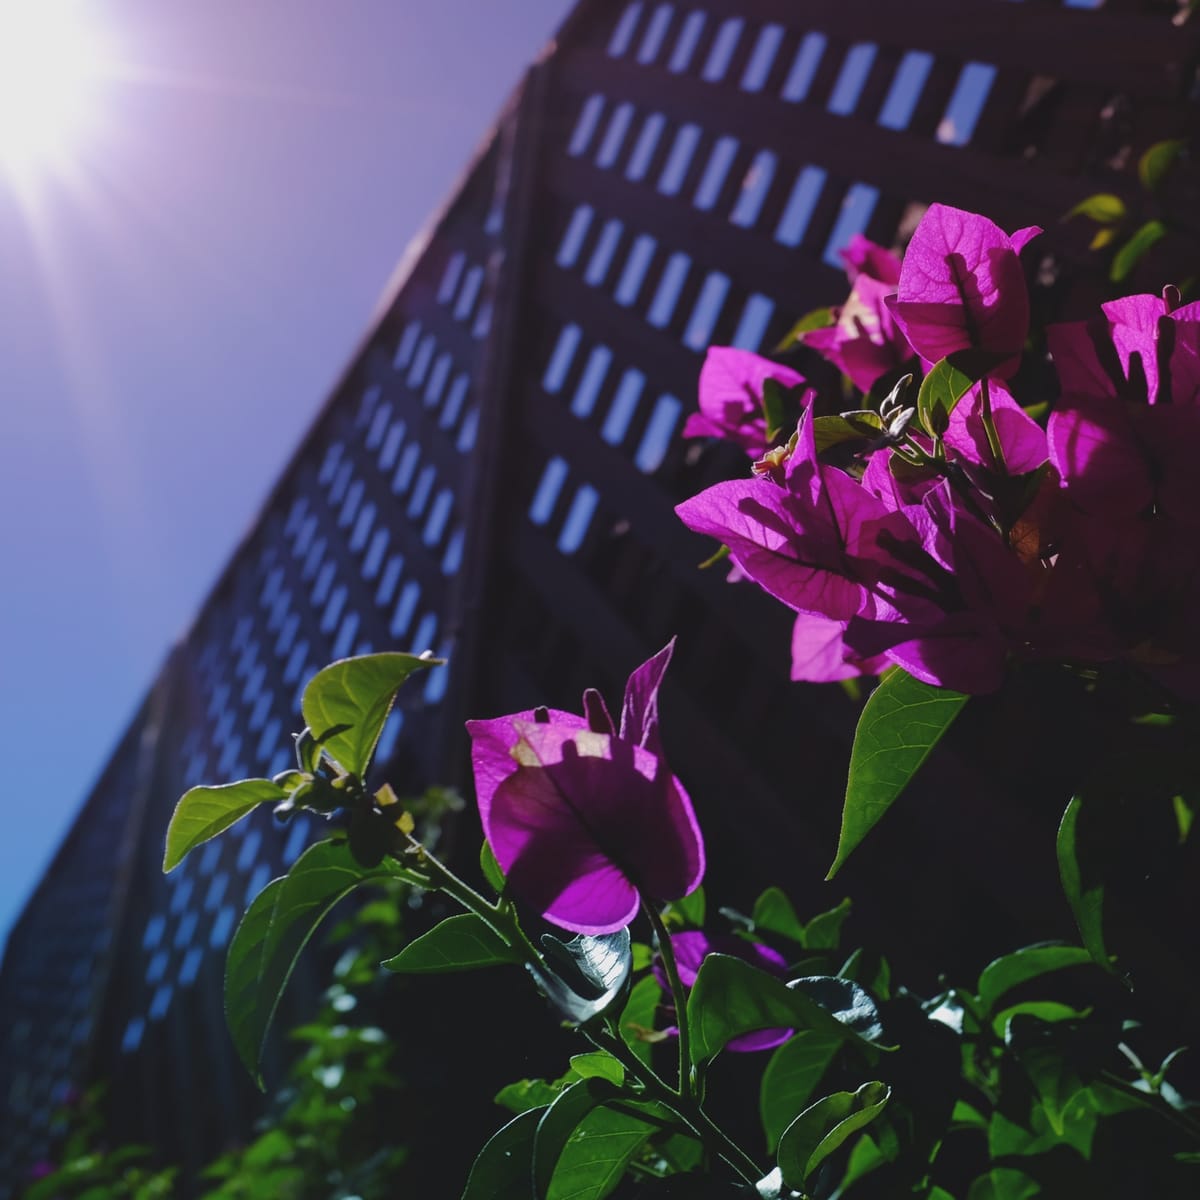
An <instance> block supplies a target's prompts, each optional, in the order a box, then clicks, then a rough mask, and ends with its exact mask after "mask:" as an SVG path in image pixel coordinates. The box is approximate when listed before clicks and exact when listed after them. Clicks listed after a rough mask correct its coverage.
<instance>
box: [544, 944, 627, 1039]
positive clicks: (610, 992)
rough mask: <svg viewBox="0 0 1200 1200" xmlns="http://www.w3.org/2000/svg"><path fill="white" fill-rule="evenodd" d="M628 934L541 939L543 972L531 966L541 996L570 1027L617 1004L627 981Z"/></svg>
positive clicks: (581, 1023)
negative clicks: (568, 939) (543, 962)
mask: <svg viewBox="0 0 1200 1200" xmlns="http://www.w3.org/2000/svg"><path fill="white" fill-rule="evenodd" d="M629 946H630V941H629V930H628V929H627V928H626V929H619V930H618V931H617V932H616V933H603V934H600V935H598V936H596V937H592V936H590V935H589V934H577V935H576V936H575V937H573V938H572V939H571V940H570V941H569V942H564V941H562V939H561V938H557V937H555V936H554V935H553V934H550V933H544V934H542V938H541V949H542V955H543V958H544V961H545V964H546V965H545V969H542V968H540V967H537V966H534V965H532V964H531V965H530V971H531V973H532V974H533V977H534V979H535V981H536V982H537V985H538V987H539V988H540V989H541V991H542V994H543V995H544V996H545V997H546V999H547V1000H549V1001H550V1003H551V1004H553V1005H554V1007H555V1008H557V1009H558V1011H559V1013H560V1014H561V1015H562V1017H563V1018H564V1019H565V1020H567V1021H570V1022H571V1024H573V1025H583V1024H584V1023H585V1022H587V1021H591V1020H592V1019H594V1018H595V1017H598V1016H600V1015H601V1014H602V1013H603V1012H604V1011H605V1010H606V1009H607V1008H608V1007H609V1006H610V1005H611V1004H614V1003H616V1002H617V1000H618V999H619V998H620V996H621V994H622V993H623V992H624V990H625V988H626V985H627V983H628V981H629V973H630V971H631V970H632V968H633V954H632V953H631V952H630V949H629Z"/></svg>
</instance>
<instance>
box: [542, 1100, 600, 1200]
mask: <svg viewBox="0 0 1200 1200" xmlns="http://www.w3.org/2000/svg"><path fill="white" fill-rule="evenodd" d="M616 1094H617V1091H616V1089H615V1088H614V1087H613V1085H612V1084H611V1083H610V1082H609V1081H608V1080H607V1079H596V1078H588V1079H581V1080H580V1081H579V1082H578V1083H573V1084H571V1086H570V1087H569V1088H566V1089H565V1090H564V1091H563V1093H562V1094H561V1095H560V1096H559V1097H558V1099H557V1100H555V1101H554V1103H553V1104H551V1105H550V1107H549V1108H548V1109H546V1111H545V1112H544V1113H543V1114H542V1119H541V1120H540V1121H539V1122H538V1127H537V1135H536V1136H535V1137H534V1140H533V1194H534V1195H535V1196H538V1197H541V1196H544V1195H545V1194H546V1192H547V1190H548V1189H549V1187H550V1180H551V1178H552V1177H553V1175H554V1168H555V1166H556V1165H557V1164H558V1159H559V1155H561V1154H562V1152H563V1149H564V1148H565V1146H566V1144H567V1139H568V1138H570V1136H571V1135H572V1134H573V1133H574V1132H575V1130H576V1129H577V1128H578V1127H579V1125H580V1123H581V1122H582V1121H583V1119H584V1117H586V1116H587V1115H588V1113H590V1112H591V1111H592V1110H593V1109H594V1108H596V1107H598V1106H599V1105H600V1104H602V1103H603V1102H604V1101H605V1100H610V1099H612V1098H613V1097H614V1096H615V1095H616Z"/></svg>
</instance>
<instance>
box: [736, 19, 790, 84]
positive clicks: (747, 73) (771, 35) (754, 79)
mask: <svg viewBox="0 0 1200 1200" xmlns="http://www.w3.org/2000/svg"><path fill="white" fill-rule="evenodd" d="M783 33H784V30H783V26H782V25H778V24H775V23H773V22H772V23H771V24H768V25H764V26H763V27H762V28H761V29H760V30H759V31H758V37H757V38H756V39H755V42H754V49H753V50H752V51H751V53H750V59H749V61H748V62H747V63H746V69H745V70H744V71H743V72H742V78H741V79H740V80H739V81H738V87H740V88H741V89H742V91H744V92H761V91H762V90H763V88H764V87H765V86H766V83H767V79H768V78H769V76H770V74H771V68H772V67H773V66H774V65H775V58H776V56H777V55H778V54H779V48H780V47H781V46H782V45H783Z"/></svg>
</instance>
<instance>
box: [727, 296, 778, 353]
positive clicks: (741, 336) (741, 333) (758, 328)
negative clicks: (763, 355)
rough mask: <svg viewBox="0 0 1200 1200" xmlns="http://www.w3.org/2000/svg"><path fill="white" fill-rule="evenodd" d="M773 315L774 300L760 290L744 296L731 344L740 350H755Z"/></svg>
mask: <svg viewBox="0 0 1200 1200" xmlns="http://www.w3.org/2000/svg"><path fill="white" fill-rule="evenodd" d="M774 315H775V301H774V300H772V299H771V298H770V297H769V296H764V295H763V294H762V293H761V292H753V293H751V295H749V296H748V297H747V298H746V303H745V305H744V306H743V308H742V315H741V317H740V318H739V320H738V325H737V331H736V332H735V333H734V335H733V341H732V342H731V345H734V346H737V347H738V348H739V349H741V350H757V349H758V348H759V347H760V346H761V345H762V344H763V340H764V339H765V338H766V336H767V329H768V328H769V327H770V324H771V318H772V317H773V316H774Z"/></svg>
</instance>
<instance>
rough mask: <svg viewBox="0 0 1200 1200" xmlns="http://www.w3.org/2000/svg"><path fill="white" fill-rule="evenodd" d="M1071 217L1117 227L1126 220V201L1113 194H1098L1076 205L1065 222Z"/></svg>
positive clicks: (1065, 218)
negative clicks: (1116, 225)
mask: <svg viewBox="0 0 1200 1200" xmlns="http://www.w3.org/2000/svg"><path fill="white" fill-rule="evenodd" d="M1071 217H1087V218H1088V219H1089V220H1091V221H1095V222H1096V223H1097V224H1099V225H1115V224H1116V223H1117V222H1118V221H1123V220H1125V201H1124V200H1122V199H1121V197H1120V196H1114V195H1113V194H1112V193H1111V192H1097V193H1096V194H1095V195H1094V196H1088V197H1087V199H1085V200H1080V202H1079V203H1078V204H1077V205H1075V207H1074V208H1073V209H1071V211H1070V212H1069V213H1067V215H1066V217H1064V218H1063V220H1068V219H1070V218H1071Z"/></svg>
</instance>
